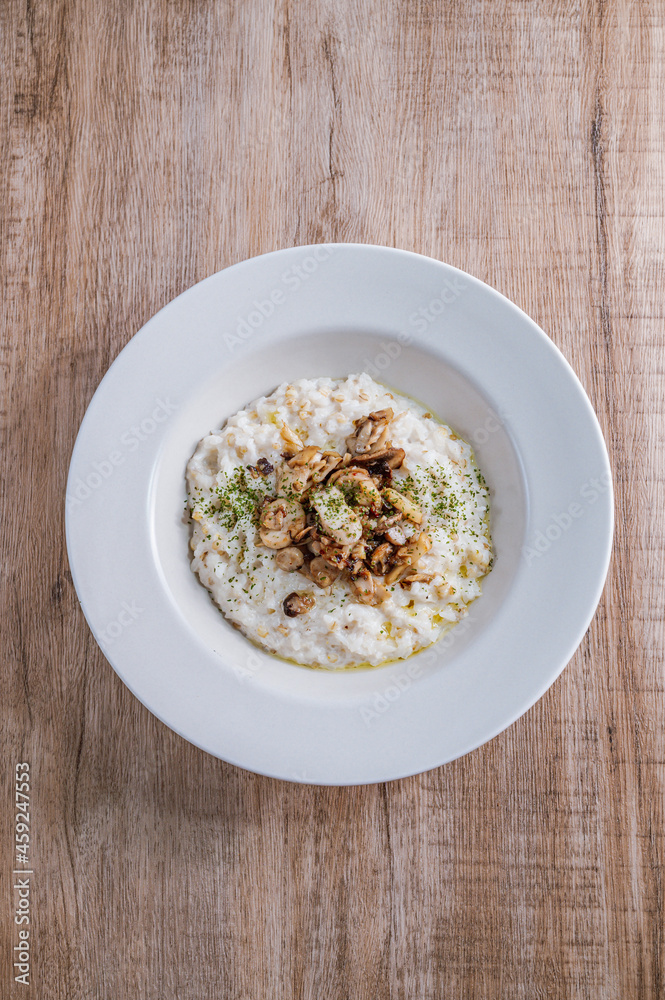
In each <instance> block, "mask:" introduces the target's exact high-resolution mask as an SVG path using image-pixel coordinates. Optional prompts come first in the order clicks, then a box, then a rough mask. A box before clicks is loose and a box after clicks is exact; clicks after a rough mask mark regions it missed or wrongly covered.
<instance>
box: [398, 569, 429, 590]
mask: <svg viewBox="0 0 665 1000" xmlns="http://www.w3.org/2000/svg"><path fill="white" fill-rule="evenodd" d="M434 576H435V574H434V573H409V575H408V576H404V577H402V579H401V580H400V581H399V585H400V587H404V589H405V590H411V584H412V583H431V582H432V580H433V579H434Z"/></svg>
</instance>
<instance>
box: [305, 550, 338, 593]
mask: <svg viewBox="0 0 665 1000" xmlns="http://www.w3.org/2000/svg"><path fill="white" fill-rule="evenodd" d="M307 569H308V571H309V575H310V576H311V578H312V580H313V581H314V583H316V584H317V585H318V586H319V587H324V588H325V587H331V586H332V584H333V583H334V582H335V580H336V579H337V577H338V576H339V571H337V570H334V569H331V568H330V566H328V564H327V563H326V561H325V560H324V559H322V558H321V556H316V558H315V559H312V561H311V563H310V564H309V566H308V567H307Z"/></svg>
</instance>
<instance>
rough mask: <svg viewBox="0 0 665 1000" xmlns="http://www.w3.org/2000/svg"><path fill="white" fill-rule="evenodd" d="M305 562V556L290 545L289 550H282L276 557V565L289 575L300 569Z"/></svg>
mask: <svg viewBox="0 0 665 1000" xmlns="http://www.w3.org/2000/svg"><path fill="white" fill-rule="evenodd" d="M304 562H305V557H304V555H303V554H302V552H301V550H300V549H298V548H296V546H295V545H289V547H288V548H287V549H280V550H279V552H278V553H277V555H276V556H275V565H276V566H278V567H279V569H283V570H285V571H286V572H287V573H292V572H293V571H294V570H296V569H300V567H301V566H302V565H303V563H304Z"/></svg>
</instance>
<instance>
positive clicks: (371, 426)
mask: <svg viewBox="0 0 665 1000" xmlns="http://www.w3.org/2000/svg"><path fill="white" fill-rule="evenodd" d="M393 416H394V414H393V411H392V410H390V409H386V410H375V411H374V412H373V413H370V414H369V416H367V417H361V418H360V419H359V420H354V422H353V423H354V426H355V428H356V429H355V431H354V432H353V434H351V435H350V436H349V437H348V438H347V439H346V447H347V449H348V450H349V452H350V453H351V455H365V454H367V452H369V451H370V450H371V448H372V445H376V446H377V447H379V446H380V444H383V441H384V440H385V435H386V434H387V432H388V424H389V423H390V421H391V420H392V419H393Z"/></svg>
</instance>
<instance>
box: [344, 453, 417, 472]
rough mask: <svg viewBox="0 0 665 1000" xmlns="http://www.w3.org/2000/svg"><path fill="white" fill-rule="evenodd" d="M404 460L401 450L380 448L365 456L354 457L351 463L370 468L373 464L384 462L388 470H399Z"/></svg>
mask: <svg viewBox="0 0 665 1000" xmlns="http://www.w3.org/2000/svg"><path fill="white" fill-rule="evenodd" d="M404 458H405V454H404V449H403V448H382V449H381V450H380V451H369V452H367V454H366V455H356V456H355V458H354V459H353V461H354V464H355V465H370V466H371V465H373V464H374V463H375V462H385V463H386V465H387V466H388V468H389V469H399V467H400V465H401V464H402V462H403V461H404ZM371 471H372V470H371V468H370V469H369V472H370V473H371Z"/></svg>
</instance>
